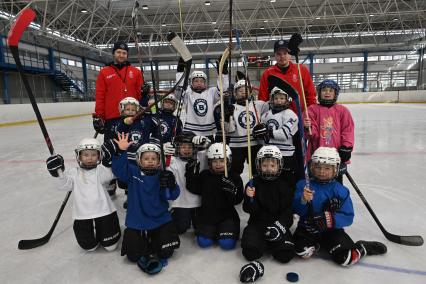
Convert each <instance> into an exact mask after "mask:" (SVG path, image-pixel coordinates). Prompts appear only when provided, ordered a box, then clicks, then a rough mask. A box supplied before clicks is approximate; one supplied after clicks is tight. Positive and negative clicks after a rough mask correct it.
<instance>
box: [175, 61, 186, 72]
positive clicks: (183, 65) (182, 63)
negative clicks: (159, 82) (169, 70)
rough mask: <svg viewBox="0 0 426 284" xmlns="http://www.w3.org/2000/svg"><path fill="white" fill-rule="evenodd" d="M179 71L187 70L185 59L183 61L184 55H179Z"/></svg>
mask: <svg viewBox="0 0 426 284" xmlns="http://www.w3.org/2000/svg"><path fill="white" fill-rule="evenodd" d="M176 71H177V72H179V73H180V72H184V71H185V61H183V58H182V57H179V61H178V64H177V70H176Z"/></svg>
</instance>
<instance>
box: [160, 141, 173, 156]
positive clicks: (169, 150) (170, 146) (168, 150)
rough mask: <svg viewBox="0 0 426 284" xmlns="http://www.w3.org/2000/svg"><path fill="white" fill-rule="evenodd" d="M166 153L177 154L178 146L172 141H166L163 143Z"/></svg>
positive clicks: (167, 154)
mask: <svg viewBox="0 0 426 284" xmlns="http://www.w3.org/2000/svg"><path fill="white" fill-rule="evenodd" d="M163 150H164V155H166V156H169V155H170V156H173V155H174V154H175V151H176V148H175V147H174V146H173V144H172V143H171V142H166V143H164V144H163Z"/></svg>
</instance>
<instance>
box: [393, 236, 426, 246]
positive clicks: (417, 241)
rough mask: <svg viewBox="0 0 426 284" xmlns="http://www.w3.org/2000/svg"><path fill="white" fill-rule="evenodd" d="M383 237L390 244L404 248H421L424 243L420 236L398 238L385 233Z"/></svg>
mask: <svg viewBox="0 0 426 284" xmlns="http://www.w3.org/2000/svg"><path fill="white" fill-rule="evenodd" d="M385 237H386V238H387V239H388V240H389V241H391V242H394V243H397V244H401V245H406V246H422V245H423V242H424V241H423V238H422V237H421V236H398V235H394V234H391V233H387V234H385Z"/></svg>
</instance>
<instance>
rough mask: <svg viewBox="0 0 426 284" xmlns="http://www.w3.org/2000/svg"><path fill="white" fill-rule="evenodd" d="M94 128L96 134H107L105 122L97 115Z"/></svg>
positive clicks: (94, 115)
mask: <svg viewBox="0 0 426 284" xmlns="http://www.w3.org/2000/svg"><path fill="white" fill-rule="evenodd" d="M92 117H93V128H94V129H95V131H96V132H98V133H99V134H104V133H105V122H104V120H103V119H102V118H100V117H99V116H97V115H96V114H93V116H92Z"/></svg>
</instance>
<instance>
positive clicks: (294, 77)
mask: <svg viewBox="0 0 426 284" xmlns="http://www.w3.org/2000/svg"><path fill="white" fill-rule="evenodd" d="M293 82H295V83H296V82H297V75H296V74H293Z"/></svg>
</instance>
